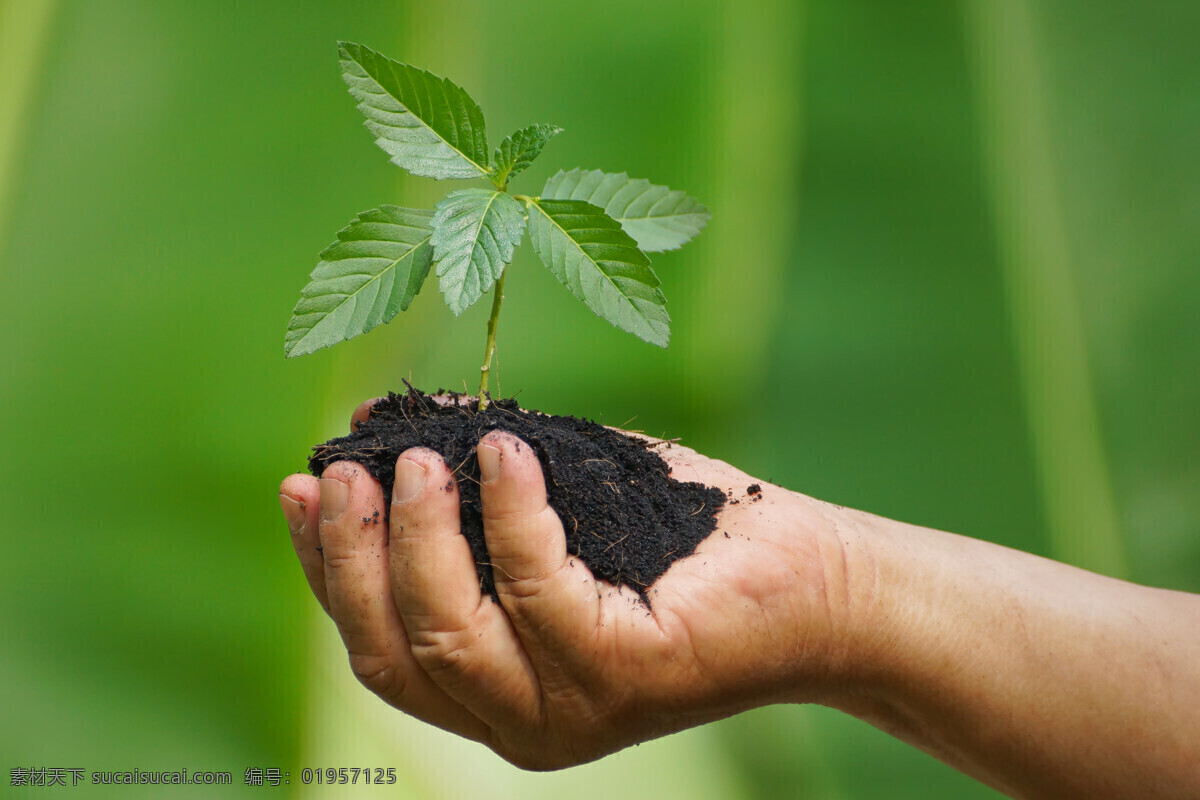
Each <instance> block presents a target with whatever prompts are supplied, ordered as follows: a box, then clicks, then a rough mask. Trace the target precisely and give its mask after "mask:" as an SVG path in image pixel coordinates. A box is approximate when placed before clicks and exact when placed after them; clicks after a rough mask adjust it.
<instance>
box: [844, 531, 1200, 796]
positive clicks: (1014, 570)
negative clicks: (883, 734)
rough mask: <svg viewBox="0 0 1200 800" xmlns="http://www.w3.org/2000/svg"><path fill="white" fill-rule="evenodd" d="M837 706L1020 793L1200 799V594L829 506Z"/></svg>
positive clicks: (986, 780) (949, 761) (981, 777)
mask: <svg viewBox="0 0 1200 800" xmlns="http://www.w3.org/2000/svg"><path fill="white" fill-rule="evenodd" d="M829 516H830V519H831V520H833V527H834V528H836V529H837V530H836V535H838V536H839V537H840V538H841V540H842V544H843V547H844V548H845V550H846V553H847V556H846V558H845V562H846V576H847V579H848V585H849V587H850V591H849V593H848V597H849V598H850V599H851V603H850V605H849V609H850V613H851V615H852V616H853V617H854V619H853V624H854V626H855V627H854V629H855V630H856V631H857V633H856V634H855V636H856V642H857V645H856V646H857V648H858V650H859V658H858V659H857V661H856V667H855V669H854V674H853V675H851V676H850V681H849V682H850V685H851V686H852V687H854V689H853V691H852V692H851V693H850V694H849V695H848V696H846V698H845V699H844V701H840V702H839V705H841V707H843V709H844V710H846V711H848V712H850V713H852V714H855V715H856V716H859V717H861V718H863V719H865V720H866V721H868V722H870V723H871V724H873V725H875V726H877V727H879V728H881V729H883V730H885V731H887V732H889V733H891V734H893V735H896V736H897V737H899V738H901V739H904V740H906V741H908V742H910V743H911V744H914V745H916V746H917V747H920V748H921V749H923V750H925V751H927V752H929V753H930V754H932V755H934V756H935V757H937V758H939V759H941V760H943V761H945V762H946V763H948V764H950V765H952V766H954V767H956V768H958V769H960V770H962V771H964V772H966V773H968V774H970V775H972V776H974V777H976V778H978V779H979V780H982V781H984V782H986V783H989V784H991V785H993V786H995V787H996V788H998V789H1000V790H1002V791H1005V792H1007V793H1009V794H1012V795H1014V796H1017V797H1055V798H1060V797H1185V796H1186V797H1197V796H1200V598H1198V597H1196V596H1194V595H1187V594H1182V593H1177V592H1168V591H1164V590H1158V589H1150V588H1146V587H1142V586H1137V585H1134V584H1129V583H1125V582H1122V581H1117V580H1113V579H1111V578H1105V577H1102V576H1099V575H1095V574H1092V573H1089V572H1085V571H1083V570H1079V569H1075V568H1072V567H1068V566H1066V565H1063V564H1059V563H1056V562H1053V561H1049V560H1046V559H1042V558H1039V557H1036V556H1032V555H1029V554H1027V553H1020V552H1017V551H1014V550H1010V549H1008V548H1004V547H999V546H997V545H992V544H989V543H986V542H981V541H977V540H972V539H967V538H963V537H960V536H955V535H953V534H947V533H941V532H938V531H932V530H928V529H924V528H918V527H915V526H910V525H904V524H901V523H896V522H892V521H889V520H885V519H881V518H878V517H873V516H871V515H867V514H861V513H859V512H853V511H849V510H846V511H842V510H831V512H830V515H829Z"/></svg>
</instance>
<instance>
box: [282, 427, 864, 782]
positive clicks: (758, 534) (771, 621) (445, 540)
mask: <svg viewBox="0 0 1200 800" xmlns="http://www.w3.org/2000/svg"><path fill="white" fill-rule="evenodd" d="M367 411H368V404H364V406H362V407H360V408H359V410H358V411H356V412H355V417H354V421H355V422H358V421H361V420H363V419H365V418H366V414H367ZM660 454H661V455H662V456H663V457H664V458H665V459H666V461H667V462H668V464H669V465H670V466H671V468H672V474H673V476H674V477H676V478H677V479H679V480H694V481H699V482H702V483H706V484H708V485H711V486H716V487H718V488H720V489H721V490H722V491H725V492H726V493H727V494H731V495H732V496H733V497H736V498H740V499H741V500H742V502H739V503H738V504H737V505H732V504H727V505H726V506H725V508H724V509H723V510H722V511H721V512H720V514H719V516H718V519H717V528H716V531H715V532H714V533H713V534H712V535H711V536H709V538H708V539H706V540H705V541H704V542H703V543H701V545H700V546H699V547H698V548H697V550H696V552H695V554H694V555H692V556H690V557H688V558H685V559H682V560H680V561H678V562H676V563H675V564H673V565H672V566H671V568H670V569H669V570H668V571H667V573H666V574H665V575H663V576H662V578H660V579H659V580H658V582H656V583H655V584H654V585H653V587H652V588H651V589H650V592H649V601H650V605H649V607H647V606H646V605H645V604H644V603H643V602H642V601H641V600H640V598H639V597H638V596H637V594H636V593H634V592H633V591H631V590H630V589H628V588H624V587H623V588H621V589H617V588H614V587H613V586H611V585H609V584H606V583H603V582H599V581H597V580H596V579H595V578H594V577H593V576H592V574H591V572H590V570H588V568H587V567H586V566H585V565H584V564H583V563H582V562H581V561H579V560H578V559H577V558H574V557H572V556H570V555H569V554H568V553H567V550H566V539H565V536H564V534H563V529H562V525H561V522H560V521H559V519H558V517H557V515H556V514H555V512H554V510H553V509H552V508H551V507H550V506H548V505H547V503H546V490H545V484H544V480H543V476H542V471H541V467H540V464H539V462H538V460H537V458H536V456H535V455H534V454H533V452H532V450H531V449H530V448H529V447H528V446H527V445H525V444H523V443H522V442H520V440H518V439H517V438H516V437H514V436H512V435H511V434H506V433H504V432H501V431H493V432H491V433H489V434H487V435H486V436H484V437H483V439H482V440H481V441H480V446H479V450H478V455H479V462H480V469H481V473H482V478H483V483H482V486H481V494H482V498H481V499H482V504H483V522H484V534H485V539H486V542H487V547H488V553H489V556H490V558H491V561H492V564H493V568H494V574H495V577H496V588H497V594H498V596H499V602H498V603H497V602H496V601H495V600H493V598H492V597H491V596H490V595H483V594H481V592H480V589H479V583H478V579H477V576H476V571H475V564H474V561H473V559H472V557H471V554H470V550H469V548H468V546H467V543H466V540H465V539H464V538H463V537H462V535H461V534H460V532H459V496H458V490H457V486H456V484H455V481H454V480H453V477H452V475H451V473H450V470H449V468H448V467H447V466H446V464H445V463H444V462H443V460H442V458H441V457H440V456H439V455H437V454H436V453H434V452H432V451H430V450H426V449H423V448H414V449H412V450H409V451H406V452H405V453H403V454H402V455H401V456H400V458H399V460H398V462H397V470H396V476H397V477H396V485H395V490H394V493H393V497H392V498H390V499H389V503H388V504H385V502H384V497H383V494H382V490H381V488H380V486H379V484H378V483H377V482H376V481H375V480H374V478H372V477H371V476H370V475H369V474H368V473H367V471H366V470H365V469H364V468H362V467H361V466H359V465H357V464H354V463H351V462H339V463H336V464H334V465H332V466H330V467H329V468H328V469H326V470H325V472H324V474H323V475H322V478H321V480H320V481H318V480H317V479H315V478H313V477H311V476H307V475H292V476H290V477H288V478H287V479H285V480H284V482H283V484H282V486H281V487H280V502H281V504H282V506H283V510H284V514H285V516H286V517H287V519H288V522H289V527H290V528H291V529H292V532H293V537H292V539H293V543H294V544H295V547H296V552H297V555H298V556H299V559H300V562H301V565H302V566H303V568H304V573H305V575H306V577H307V579H308V582H309V585H310V586H311V587H312V590H313V593H314V594H315V595H316V597H317V599H318V601H320V603H321V605H322V606H323V607H324V608H325V610H326V611H327V612H328V613H329V615H330V616H331V617H332V618H333V620H334V622H335V623H336V624H337V626H338V629H339V631H340V633H341V635H342V639H343V641H344V642H345V644H346V647H347V650H348V652H349V655H350V664H351V668H352V669H353V671H354V673H355V675H356V676H357V677H358V678H359V680H360V681H362V683H363V684H364V685H366V686H367V687H368V688H369V689H371V691H373V692H375V693H376V694H377V695H379V696H380V697H381V698H382V699H384V700H385V701H387V702H388V703H390V704H391V705H393V706H395V707H396V708H399V709H401V710H402V711H405V712H407V713H409V714H412V715H413V716H416V717H418V718H420V719H423V720H425V721H427V722H430V723H432V724H434V725H437V726H439V727H441V728H444V729H447V730H450V731H453V732H455V733H458V734H460V735H462V736H465V737H467V738H471V739H475V740H477V741H480V742H483V743H484V744H486V745H487V746H489V747H491V748H492V749H493V750H495V751H496V752H497V753H498V754H500V755H501V756H502V757H504V758H506V759H508V760H509V761H511V762H513V763H514V764H517V765H518V766H522V767H525V768H530V769H554V768H559V767H566V766H570V765H574V764H579V763H584V762H587V761H591V760H593V759H596V758H599V757H601V756H603V755H606V754H608V753H611V752H614V751H616V750H619V749H621V748H623V747H626V746H628V745H631V744H635V743H637V742H640V741H644V740H646V739H650V738H654V737H656V736H661V735H664V734H667V733H670V732H673V731H677V730H681V729H683V728H687V727H690V726H693V725H697V724H701V723H704V722H707V721H710V720H714V719H718V718H721V717H725V716H728V715H730V714H733V713H736V712H738V711H741V710H743V709H746V708H749V707H753V706H757V705H762V704H766V703H771V702H780V701H814V700H824V699H826V698H827V697H829V696H831V695H832V694H834V693H836V691H837V690H838V686H839V685H840V676H841V675H842V674H843V673H844V667H845V665H846V663H847V642H846V637H845V636H842V635H835V633H836V632H838V631H839V629H840V628H842V627H843V619H842V616H843V615H844V614H845V611H846V608H847V605H848V604H847V602H846V601H847V597H846V584H845V581H844V579H843V575H844V572H843V567H844V565H843V564H842V563H841V561H840V559H841V552H842V551H841V548H840V543H839V542H838V540H837V537H836V535H834V532H833V531H831V529H830V525H829V524H828V517H827V514H826V509H827V508H828V507H827V506H825V504H823V503H819V502H818V501H815V500H812V499H810V498H807V497H804V496H802V495H797V494H794V493H792V492H788V491H786V490H784V489H781V488H778V487H775V486H771V485H770V484H765V483H762V482H761V481H758V480H756V479H754V478H752V477H751V476H749V475H747V474H745V473H744V472H741V471H740V470H737V469H735V468H734V467H731V466H730V465H728V464H725V463H723V462H720V461H716V460H713V459H709V458H706V457H704V456H702V455H700V454H698V453H696V452H694V451H692V450H690V449H688V448H686V447H682V446H679V445H677V444H673V445H671V446H670V447H669V448H667V447H664V448H663V450H661V451H660ZM754 483H759V484H760V485H761V486H762V495H761V497H762V499H761V500H758V501H755V502H749V499H750V498H748V497H747V495H746V488H747V486H749V485H750V484H754Z"/></svg>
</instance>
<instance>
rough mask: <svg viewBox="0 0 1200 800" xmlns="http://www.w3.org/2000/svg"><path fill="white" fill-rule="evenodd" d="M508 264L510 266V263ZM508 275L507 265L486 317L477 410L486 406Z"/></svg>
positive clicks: (498, 282)
mask: <svg viewBox="0 0 1200 800" xmlns="http://www.w3.org/2000/svg"><path fill="white" fill-rule="evenodd" d="M509 266H512V265H511V264H510V265H509ZM507 277H508V267H505V269H504V272H502V273H500V280H498V281H496V290H495V292H496V293H495V294H494V295H493V296H492V315H491V316H490V317H488V326H487V349H486V350H484V353H483V366H482V367H480V368H479V372H480V376H479V410H480V411H483V410H484V409H485V408H487V406H488V395H487V391H488V374H489V373H490V372H491V371H492V356H494V355H495V354H496V323H497V322H498V321H499V319H500V304H501V303H503V302H504V279H505V278H507Z"/></svg>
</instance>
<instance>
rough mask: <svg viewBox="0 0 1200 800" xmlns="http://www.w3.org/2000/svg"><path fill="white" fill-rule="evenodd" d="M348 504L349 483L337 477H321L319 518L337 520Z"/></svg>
mask: <svg viewBox="0 0 1200 800" xmlns="http://www.w3.org/2000/svg"><path fill="white" fill-rule="evenodd" d="M349 504H350V484H348V483H346V482H345V481H342V480H338V479H337V478H321V519H322V520H323V521H325V522H337V520H338V517H340V516H341V515H342V514H343V513H344V512H345V511H346V506H348V505H349Z"/></svg>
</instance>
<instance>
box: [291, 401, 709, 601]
mask: <svg viewBox="0 0 1200 800" xmlns="http://www.w3.org/2000/svg"><path fill="white" fill-rule="evenodd" d="M439 394H441V392H439ZM450 396H452V397H454V399H455V402H454V403H452V404H448V405H442V404H439V403H437V402H435V401H434V400H433V399H432V398H431V397H430V396H428V395H426V394H424V393H422V392H419V391H416V390H414V389H413V388H412V387H409V391H408V393H407V394H402V395H398V394H389V395H388V396H387V398H385V399H383V400H381V401H379V402H378V403H376V404H375V407H374V408H373V409H372V410H371V416H370V418H369V419H368V420H367V421H366V422H364V423H362V424H361V425H359V427H358V429H357V430H356V431H354V432H353V433H351V434H350V435H349V436H343V437H341V438H338V439H331V440H330V441H328V442H326V443H325V444H323V445H319V446H317V447H315V448H313V456H312V458H311V459H309V464H308V465H309V469H310V470H311V471H312V473H313V474H314V475H317V476H319V475H320V474H321V472H322V470H324V469H325V467H326V466H328V465H329V464H332V463H333V462H335V461H341V460H350V461H357V462H358V463H360V464H362V465H363V466H364V467H365V468H366V469H367V470H368V471H369V472H370V473H371V474H372V475H373V476H374V477H375V479H376V480H378V481H379V483H380V484H381V485H382V486H383V491H384V496H385V497H390V496H391V492H392V481H393V480H394V478H395V470H396V459H397V458H398V457H399V455H400V454H401V453H403V452H404V451H405V450H407V449H408V448H410V447H418V446H420V447H428V448H430V449H431V450H434V451H436V452H438V453H440V454H441V455H442V457H443V458H444V459H445V460H446V463H447V464H448V465H449V466H450V468H451V469H452V470H453V471H454V475H455V479H456V480H457V482H458V491H459V495H460V497H461V499H462V533H463V536H465V537H466V538H467V541H468V542H469V543H470V546H471V554H472V555H473V556H474V557H475V564H476V570H477V571H478V574H479V584H480V586H481V587H482V589H483V591H485V592H489V593H491V594H492V595H495V593H496V588H495V582H494V581H493V578H492V567H491V565H490V559H489V558H488V554H487V547H486V545H485V544H484V539H483V521H482V516H481V506H480V501H479V463H478V462H477V461H476V459H475V446H476V445H477V444H478V443H479V439H480V438H481V437H482V436H483V435H484V434H485V433H487V432H488V431H492V430H496V429H499V430H504V431H508V432H509V433H512V434H514V435H516V436H518V437H520V438H521V439H522V440H524V441H525V442H528V443H529V445H530V446H531V447H532V448H533V450H534V452H535V453H536V454H537V456H538V458H539V459H540V460H541V462H542V470H543V471H544V473H545V475H546V488H547V493H548V495H549V501H550V505H551V506H552V507H553V508H554V510H555V511H556V512H558V516H559V519H561V520H562V522H563V528H564V530H565V531H566V535H567V550H568V551H569V552H570V553H572V554H573V555H576V556H578V557H579V558H580V559H582V560H583V562H584V563H585V564H587V565H588V567H589V568H590V569H591V570H592V573H593V574H594V575H595V576H596V577H597V578H600V579H601V580H604V581H607V582H608V583H611V584H613V585H615V586H622V585H624V586H629V587H630V588H632V589H634V590H635V591H636V592H638V594H640V595H641V596H642V597H643V599H645V597H646V592H647V591H648V589H649V588H650V586H651V585H652V584H653V583H654V581H656V580H657V579H658V578H659V577H660V576H661V575H662V574H663V573H664V572H666V571H667V568H668V567H670V566H671V564H672V563H674V562H675V561H677V560H678V559H681V558H684V557H686V556H689V555H691V554H692V552H693V551H694V550H695V549H696V546H697V545H699V544H700V542H701V541H703V540H704V539H705V538H706V537H707V536H708V535H709V534H710V533H712V531H713V529H714V528H715V527H716V524H717V523H716V514H717V511H719V510H720V509H721V507H722V506H723V505H724V503H725V495H724V494H723V493H722V492H721V491H720V490H719V489H714V488H712V487H709V486H705V485H703V484H699V483H684V482H681V481H677V480H675V479H674V478H672V477H671V475H670V468H669V467H668V466H667V464H666V462H664V461H663V460H662V458H660V457H659V456H658V454H657V453H656V452H655V448H654V446H653V445H650V444H647V443H646V442H643V441H642V440H640V439H633V438H631V437H628V436H625V435H623V434H620V433H617V432H616V431H613V430H610V429H608V428H605V427H604V426H603V425H598V424H596V423H595V422H591V421H589V420H585V419H577V418H575V417H558V416H551V415H547V414H542V413H540V412H537V411H527V410H525V409H522V408H521V407H520V406H519V405H517V403H516V401H515V400H494V401H492V402H491V403H490V404H489V405H488V407H487V409H485V410H484V411H482V412H481V411H479V410H478V409H477V408H476V406H475V404H474V403H473V402H471V403H467V404H463V405H460V404H458V402H457V401H458V397H459V396H458V395H454V394H452V393H450Z"/></svg>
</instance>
